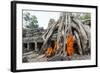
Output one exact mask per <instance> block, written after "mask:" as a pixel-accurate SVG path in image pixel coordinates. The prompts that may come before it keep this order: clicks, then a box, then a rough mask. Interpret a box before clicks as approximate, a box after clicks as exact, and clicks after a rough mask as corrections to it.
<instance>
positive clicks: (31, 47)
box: [29, 43, 35, 51]
mask: <svg viewBox="0 0 100 73" xmlns="http://www.w3.org/2000/svg"><path fill="white" fill-rule="evenodd" d="M29 50H30V51H32V50H35V43H29Z"/></svg>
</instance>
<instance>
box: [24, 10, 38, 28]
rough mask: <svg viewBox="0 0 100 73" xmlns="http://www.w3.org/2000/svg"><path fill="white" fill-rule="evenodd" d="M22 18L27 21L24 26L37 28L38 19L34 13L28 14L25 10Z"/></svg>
mask: <svg viewBox="0 0 100 73" xmlns="http://www.w3.org/2000/svg"><path fill="white" fill-rule="evenodd" d="M23 19H24V20H25V21H26V22H27V23H28V24H27V25H26V28H29V29H34V28H38V20H37V17H36V16H35V15H30V13H28V12H27V13H25V14H24V16H23Z"/></svg>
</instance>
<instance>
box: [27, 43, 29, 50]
mask: <svg viewBox="0 0 100 73" xmlns="http://www.w3.org/2000/svg"><path fill="white" fill-rule="evenodd" d="M27 51H29V42H28V43H27Z"/></svg>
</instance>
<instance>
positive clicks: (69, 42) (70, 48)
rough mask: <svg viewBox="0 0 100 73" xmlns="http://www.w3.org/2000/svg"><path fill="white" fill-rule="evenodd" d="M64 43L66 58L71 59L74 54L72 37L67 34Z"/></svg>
mask: <svg viewBox="0 0 100 73" xmlns="http://www.w3.org/2000/svg"><path fill="white" fill-rule="evenodd" d="M66 43H67V48H66V53H67V56H68V59H71V58H72V56H73V54H74V48H73V45H74V37H73V35H72V34H69V35H68V37H67V39H66Z"/></svg>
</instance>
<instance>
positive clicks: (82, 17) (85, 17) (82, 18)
mask: <svg viewBox="0 0 100 73" xmlns="http://www.w3.org/2000/svg"><path fill="white" fill-rule="evenodd" d="M80 19H81V20H86V19H91V15H90V13H86V14H83V15H82V16H80Z"/></svg>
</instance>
